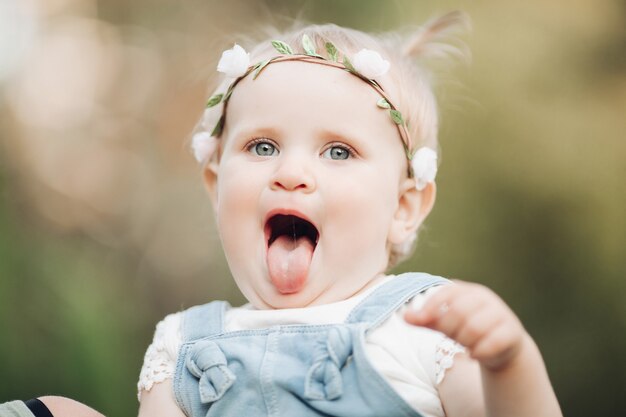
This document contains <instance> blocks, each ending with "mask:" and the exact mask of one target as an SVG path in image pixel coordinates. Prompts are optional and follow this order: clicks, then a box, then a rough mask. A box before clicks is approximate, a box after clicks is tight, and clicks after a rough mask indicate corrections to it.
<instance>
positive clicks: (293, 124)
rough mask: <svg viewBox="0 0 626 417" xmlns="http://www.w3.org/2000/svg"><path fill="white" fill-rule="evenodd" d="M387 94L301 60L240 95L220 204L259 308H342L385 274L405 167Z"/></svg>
mask: <svg viewBox="0 0 626 417" xmlns="http://www.w3.org/2000/svg"><path fill="white" fill-rule="evenodd" d="M379 98H380V96H378V94H377V93H376V92H375V91H374V90H373V89H372V88H371V87H369V86H368V85H367V84H366V83H364V82H363V81H362V80H359V79H358V78H356V77H355V76H353V75H350V74H348V73H346V72H344V71H341V70H339V69H336V68H328V67H324V66H322V65H315V64H308V63H302V62H284V63H277V64H272V65H269V66H268V67H267V68H265V69H264V71H263V72H262V73H261V75H260V76H259V77H258V78H257V79H256V80H252V77H251V76H248V77H247V78H246V79H244V80H242V81H241V82H240V83H239V84H238V85H237V87H236V88H235V89H234V92H233V94H232V96H231V98H230V101H229V104H228V111H227V119H226V124H225V130H224V132H223V134H222V137H221V139H220V140H221V141H222V145H221V146H222V152H221V158H220V162H219V166H218V167H217V180H216V181H217V183H216V184H215V190H216V200H215V205H216V207H215V208H216V215H217V222H218V228H219V233H220V237H221V240H222V243H223V246H224V250H225V253H226V258H227V260H228V263H229V266H230V269H231V272H232V274H233V277H234V279H235V280H236V282H237V284H238V286H239V288H240V289H241V290H242V292H243V294H244V295H245V296H246V297H247V299H248V300H249V301H250V302H251V303H252V304H253V305H254V306H256V307H257V308H291V307H302V306H307V305H314V304H324V303H329V302H335V301H339V300H342V299H345V298H347V297H349V296H351V295H353V294H355V293H357V292H359V291H360V290H361V289H363V288H365V287H366V286H367V285H368V284H370V283H372V282H373V281H374V280H375V279H376V278H377V277H379V276H380V275H381V274H382V273H383V272H384V270H385V269H386V266H387V260H388V249H389V237H390V230H391V229H392V222H393V221H394V215H396V213H397V209H398V205H399V203H398V201H399V194H400V193H401V191H400V190H401V187H402V186H401V185H402V183H403V182H406V181H407V179H406V170H407V162H406V158H405V156H404V151H403V147H402V142H401V139H400V136H399V134H398V131H397V128H396V126H395V125H394V124H393V122H392V120H391V118H390V117H389V114H388V113H387V112H386V111H384V110H382V109H380V108H378V107H377V106H376V101H377V100H378V99H379Z"/></svg>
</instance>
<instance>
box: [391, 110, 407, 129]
mask: <svg viewBox="0 0 626 417" xmlns="http://www.w3.org/2000/svg"><path fill="white" fill-rule="evenodd" d="M389 114H391V118H392V119H393V121H394V123H395V124H397V125H401V124H402V123H404V119H403V118H402V113H400V112H399V111H398V110H394V109H391V110H389Z"/></svg>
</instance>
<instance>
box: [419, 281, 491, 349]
mask: <svg viewBox="0 0 626 417" xmlns="http://www.w3.org/2000/svg"><path fill="white" fill-rule="evenodd" d="M443 306H444V308H441V307H440V308H439V311H438V317H437V318H436V319H435V320H434V321H432V322H431V323H430V324H428V325H427V326H428V327H429V328H431V329H433V330H437V331H439V332H441V333H444V334H445V335H446V336H448V337H450V338H452V339H454V340H456V341H457V342H458V341H459V340H458V335H459V332H460V331H462V329H463V328H464V327H465V323H466V322H467V320H468V318H470V317H472V316H473V315H475V314H476V312H477V311H480V310H482V309H484V308H485V306H484V300H483V299H481V298H480V297H474V296H473V295H472V293H471V292H461V293H459V294H456V296H455V297H452V298H449V301H447V303H446V304H443Z"/></svg>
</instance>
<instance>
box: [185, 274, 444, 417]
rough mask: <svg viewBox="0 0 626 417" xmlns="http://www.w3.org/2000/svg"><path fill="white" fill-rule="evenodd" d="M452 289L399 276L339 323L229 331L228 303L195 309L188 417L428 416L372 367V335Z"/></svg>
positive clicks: (422, 277) (188, 324) (188, 357)
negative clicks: (418, 302) (419, 298)
mask: <svg viewBox="0 0 626 417" xmlns="http://www.w3.org/2000/svg"><path fill="white" fill-rule="evenodd" d="M446 282H448V281H447V280H445V279H444V278H440V277H435V276H431V275H428V274H423V273H407V274H402V275H398V276H397V277H395V278H392V279H391V280H390V281H388V282H386V283H384V284H382V285H381V286H379V287H378V288H376V289H375V290H374V291H373V292H372V293H371V294H369V295H368V296H367V297H365V298H364V299H363V300H362V301H361V302H360V303H359V304H358V305H357V306H356V307H355V308H354V309H353V310H352V311H351V312H350V313H349V314H348V317H347V318H346V320H345V322H344V323H340V324H324V325H287V326H286V325H281V326H273V327H270V328H267V329H258V330H256V329H255V330H241V331H234V332H225V331H224V320H223V318H224V312H225V310H226V308H227V307H228V304H227V303H226V302H223V301H215V302H212V303H209V304H205V305H201V306H196V307H192V308H190V309H189V310H186V311H185V312H183V321H182V342H183V344H182V346H181V348H180V351H179V356H178V362H177V364H176V373H175V376H174V394H175V397H176V401H177V402H178V405H179V406H180V407H181V409H182V410H183V411H184V412H185V414H186V415H187V416H189V417H205V416H207V417H208V416H220V417H229V416H236V417H242V416H243V417H256V416H271V417H283V416H338V417H339V416H359V417H364V416H389V417H393V416H414V417H422V415H421V414H420V413H419V412H417V411H415V410H414V409H413V408H412V407H411V406H410V405H409V404H407V403H406V402H405V401H404V400H403V399H402V398H401V397H400V396H399V395H398V394H397V393H396V392H395V391H394V390H393V388H391V386H390V385H389V384H388V383H387V381H385V380H384V379H383V377H382V376H381V375H380V374H379V373H378V371H376V370H375V369H374V368H373V367H372V364H371V363H370V362H369V360H368V358H367V357H366V354H365V346H364V344H365V335H366V333H367V332H368V331H369V330H371V329H373V328H375V327H376V326H378V325H380V324H381V323H382V322H383V321H384V320H385V319H386V318H387V317H389V316H390V315H391V314H393V313H394V312H395V311H396V310H397V309H398V308H399V307H401V306H402V304H403V303H405V302H407V301H408V300H410V299H411V298H412V297H413V296H415V295H416V294H418V293H420V292H422V291H425V290H426V289H428V288H430V287H432V286H435V285H441V284H443V283H446Z"/></svg>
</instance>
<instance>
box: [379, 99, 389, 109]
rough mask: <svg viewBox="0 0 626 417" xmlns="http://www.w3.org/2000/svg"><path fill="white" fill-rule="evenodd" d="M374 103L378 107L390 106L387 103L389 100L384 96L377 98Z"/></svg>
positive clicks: (387, 107)
mask: <svg viewBox="0 0 626 417" xmlns="http://www.w3.org/2000/svg"><path fill="white" fill-rule="evenodd" d="M376 105H377V106H378V107H380V108H381V109H390V108H391V104H389V102H388V101H387V100H385V99H384V98H381V99H380V100H378V101H377V102H376Z"/></svg>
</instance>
